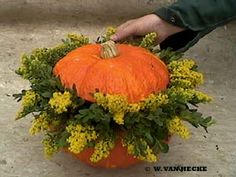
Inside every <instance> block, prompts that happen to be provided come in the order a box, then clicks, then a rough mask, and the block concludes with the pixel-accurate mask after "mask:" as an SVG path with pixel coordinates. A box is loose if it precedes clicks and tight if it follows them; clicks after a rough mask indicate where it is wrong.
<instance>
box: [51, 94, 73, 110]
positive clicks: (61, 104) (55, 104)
mask: <svg viewBox="0 0 236 177" xmlns="http://www.w3.org/2000/svg"><path fill="white" fill-rule="evenodd" d="M71 97H72V96H71V94H70V92H68V91H65V92H64V93H63V94H62V93H60V92H54V93H53V97H52V98H51V99H50V100H49V104H50V106H51V108H53V109H54V110H55V112H56V113H58V114H61V113H63V112H66V111H67V108H68V107H69V106H70V105H71V104H72V101H71Z"/></svg>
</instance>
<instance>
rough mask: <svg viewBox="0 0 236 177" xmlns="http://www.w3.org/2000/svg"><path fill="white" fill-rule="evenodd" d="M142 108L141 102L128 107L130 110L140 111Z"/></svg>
mask: <svg viewBox="0 0 236 177" xmlns="http://www.w3.org/2000/svg"><path fill="white" fill-rule="evenodd" d="M140 109H141V104H140V103H132V104H129V106H128V108H127V110H128V112H138V111H139V110H140Z"/></svg>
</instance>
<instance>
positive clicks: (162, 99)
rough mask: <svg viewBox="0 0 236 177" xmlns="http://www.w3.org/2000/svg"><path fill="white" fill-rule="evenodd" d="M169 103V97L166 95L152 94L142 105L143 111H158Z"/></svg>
mask: <svg viewBox="0 0 236 177" xmlns="http://www.w3.org/2000/svg"><path fill="white" fill-rule="evenodd" d="M167 103H168V95H166V94H164V93H157V94H150V95H149V96H148V97H147V98H146V99H145V100H144V101H143V104H142V107H141V109H150V110H152V111H154V110H156V109H157V108H158V107H159V106H161V105H164V104H167Z"/></svg>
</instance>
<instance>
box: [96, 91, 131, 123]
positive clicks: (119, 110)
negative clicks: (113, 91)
mask: <svg viewBox="0 0 236 177" xmlns="http://www.w3.org/2000/svg"><path fill="white" fill-rule="evenodd" d="M94 98H95V99H96V101H97V104H98V105H101V106H102V107H103V108H104V109H108V110H109V112H111V113H113V114H114V116H113V118H114V120H115V122H116V123H117V124H124V119H123V118H124V115H125V113H126V112H127V111H128V109H129V103H128V101H127V99H126V98H125V97H124V96H120V95H110V94H107V95H104V94H102V93H99V92H97V93H95V94H94Z"/></svg>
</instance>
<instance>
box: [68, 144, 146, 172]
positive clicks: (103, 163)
mask: <svg viewBox="0 0 236 177" xmlns="http://www.w3.org/2000/svg"><path fill="white" fill-rule="evenodd" d="M65 151H66V152H69V153H72V152H70V151H69V150H68V149H65ZM93 152H94V148H87V149H85V150H84V151H82V152H81V153H79V154H75V153H72V154H73V155H74V156H75V157H76V158H78V159H79V160H80V161H82V162H84V163H86V164H88V165H90V166H93V167H101V168H127V167H129V166H132V165H135V164H138V163H140V162H142V161H141V160H139V159H137V158H134V157H133V156H132V155H129V154H128V152H127V148H126V147H123V146H122V142H121V140H120V139H119V140H117V142H116V144H115V147H114V148H113V149H112V150H111V152H110V155H109V156H108V157H107V158H105V159H102V160H100V161H99V162H97V163H93V162H91V161H90V160H89V158H90V157H91V155H92V154H93Z"/></svg>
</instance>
